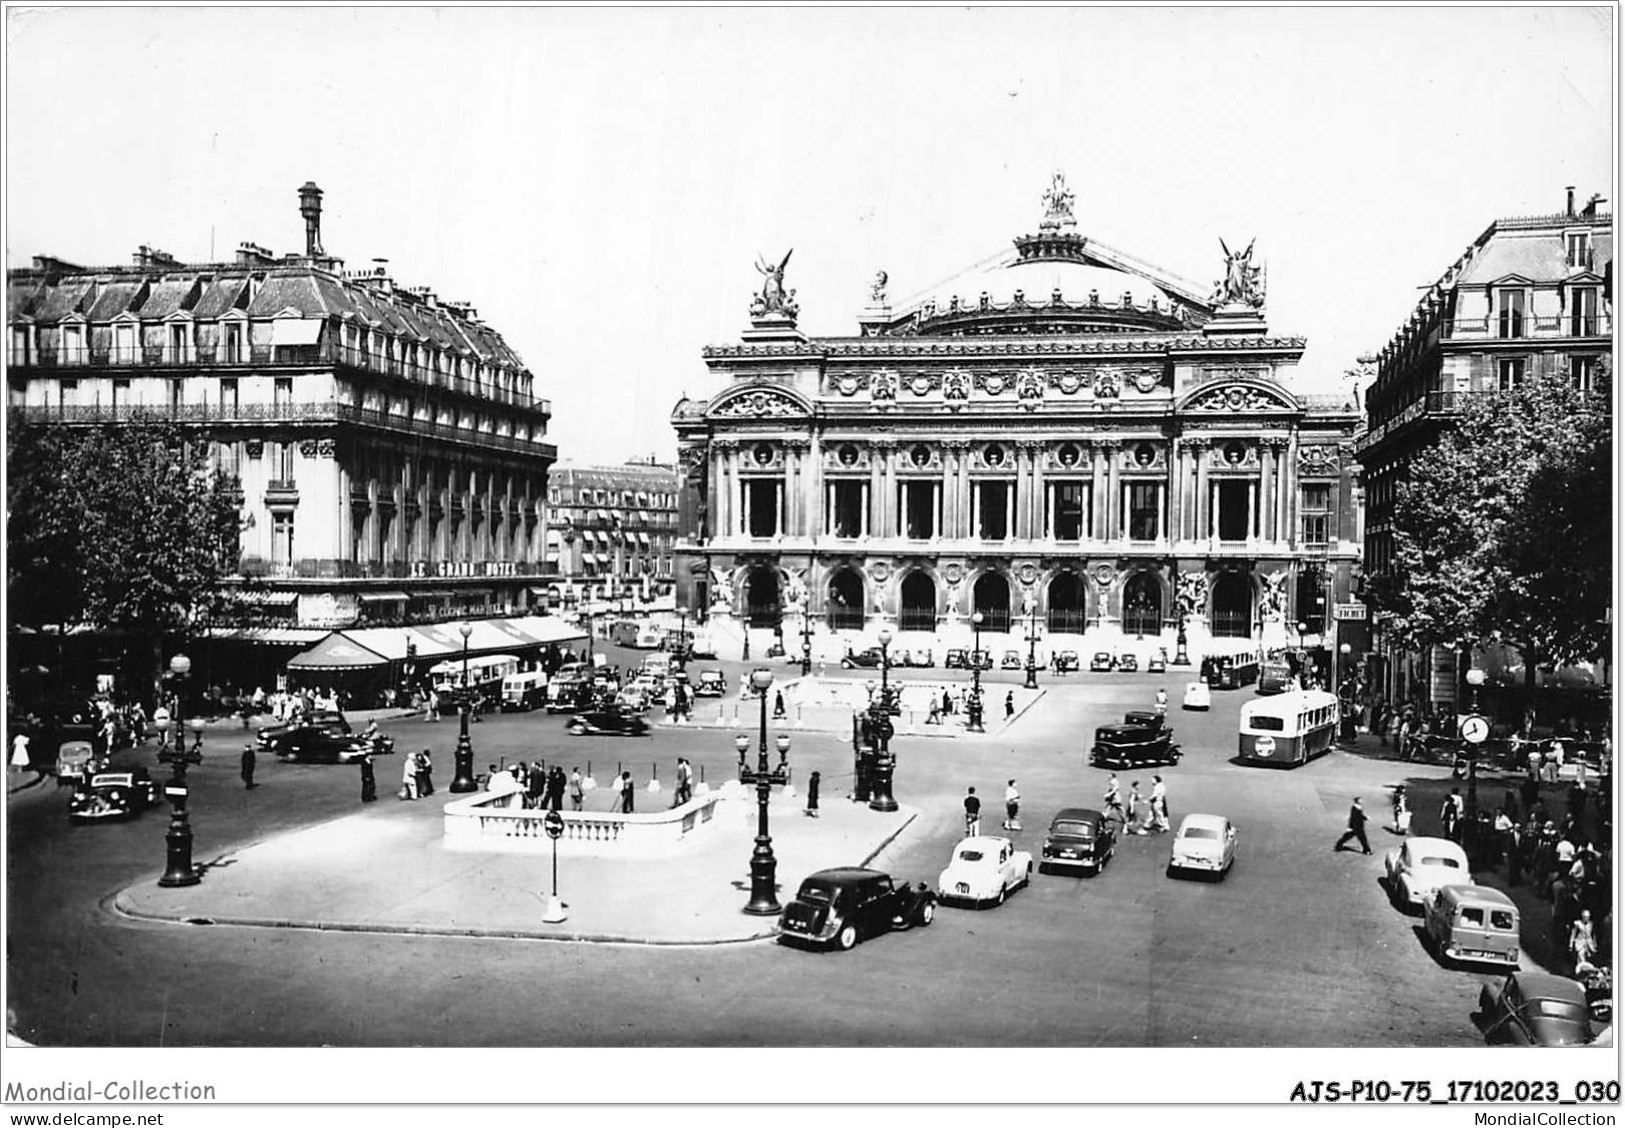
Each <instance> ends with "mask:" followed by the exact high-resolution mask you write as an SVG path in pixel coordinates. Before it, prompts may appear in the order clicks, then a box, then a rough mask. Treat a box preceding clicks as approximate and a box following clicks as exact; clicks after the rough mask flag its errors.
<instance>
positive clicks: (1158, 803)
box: [1151, 775, 1168, 834]
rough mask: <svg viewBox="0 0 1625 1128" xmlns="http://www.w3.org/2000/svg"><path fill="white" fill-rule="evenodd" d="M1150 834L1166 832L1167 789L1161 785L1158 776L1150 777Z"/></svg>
mask: <svg viewBox="0 0 1625 1128" xmlns="http://www.w3.org/2000/svg"><path fill="white" fill-rule="evenodd" d="M1151 832H1152V833H1153V834H1166V833H1167V832H1168V788H1167V787H1166V786H1164V785H1163V782H1162V777H1161V776H1160V775H1154V776H1152V777H1151Z"/></svg>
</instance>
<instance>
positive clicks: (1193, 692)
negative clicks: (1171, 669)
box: [1181, 681, 1213, 709]
mask: <svg viewBox="0 0 1625 1128" xmlns="http://www.w3.org/2000/svg"><path fill="white" fill-rule="evenodd" d="M1181 708H1184V709H1211V708H1213V691H1212V690H1211V689H1209V688H1208V687H1207V682H1199V681H1193V682H1190V683H1189V684H1187V685H1186V686H1185V700H1184V701H1183V702H1181Z"/></svg>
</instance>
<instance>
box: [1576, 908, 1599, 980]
mask: <svg viewBox="0 0 1625 1128" xmlns="http://www.w3.org/2000/svg"><path fill="white" fill-rule="evenodd" d="M1596 954H1597V937H1596V934H1595V932H1594V931H1593V929H1592V927H1591V910H1590V909H1581V910H1580V916H1579V919H1577V920H1576V921H1575V922H1574V924H1573V925H1572V926H1571V927H1570V928H1569V955H1570V956H1572V957H1573V958H1574V972H1575V974H1576V975H1584V974H1585V973H1586V972H1589V971H1592V970H1593V969H1594V965H1593V964H1592V962H1591V958H1592V957H1593V956H1595V955H1596Z"/></svg>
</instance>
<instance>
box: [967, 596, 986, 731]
mask: <svg viewBox="0 0 1625 1128" xmlns="http://www.w3.org/2000/svg"><path fill="white" fill-rule="evenodd" d="M970 625H971V629H972V630H973V631H975V633H976V642H975V644H974V648H973V649H972V650H971V656H970V666H971V670H970V680H971V690H970V704H969V706H968V708H969V711H970V717H969V719H968V722H967V724H966V726H965V727H966V728H967V729H969V730H970V731H971V732H982V731H983V729H982V613H981V612H980V611H973V612H972V613H971V617H970Z"/></svg>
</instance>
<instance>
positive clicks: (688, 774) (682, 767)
mask: <svg viewBox="0 0 1625 1128" xmlns="http://www.w3.org/2000/svg"><path fill="white" fill-rule="evenodd" d="M693 797H694V769H693V768H691V767H689V766H688V758H687V757H685V756H679V757H677V790H676V792H675V793H674V794H673V796H672V801H671V805H672V806H673V807H681V806H682V805H683V804H684V803H687V802H688V801H689V800H690V799H692V798H693Z"/></svg>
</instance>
